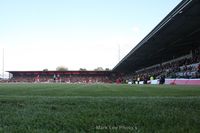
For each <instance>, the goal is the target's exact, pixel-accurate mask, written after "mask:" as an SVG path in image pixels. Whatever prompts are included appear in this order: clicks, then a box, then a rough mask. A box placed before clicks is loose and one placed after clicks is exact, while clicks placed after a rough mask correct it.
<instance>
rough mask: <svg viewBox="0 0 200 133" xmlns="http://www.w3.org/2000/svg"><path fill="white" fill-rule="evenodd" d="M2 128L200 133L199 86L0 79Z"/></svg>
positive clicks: (0, 126) (15, 130)
mask: <svg viewBox="0 0 200 133" xmlns="http://www.w3.org/2000/svg"><path fill="white" fill-rule="evenodd" d="M0 132H20V133H22V132H35V133H37V132H41V133H45V132H67V133H71V132H73V133H74V132H122V133H125V132H138V133H140V132H200V87H199V86H166V85H116V84H0Z"/></svg>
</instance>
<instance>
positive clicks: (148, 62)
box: [113, 0, 200, 85]
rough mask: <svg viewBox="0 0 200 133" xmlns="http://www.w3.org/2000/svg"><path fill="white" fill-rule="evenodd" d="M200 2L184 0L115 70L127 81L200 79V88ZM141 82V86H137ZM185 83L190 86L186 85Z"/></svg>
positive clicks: (199, 82) (197, 0) (146, 81)
mask: <svg viewBox="0 0 200 133" xmlns="http://www.w3.org/2000/svg"><path fill="white" fill-rule="evenodd" d="M199 9H200V1H199V0H183V1H182V2H181V3H180V4H179V5H178V6H177V7H175V8H174V9H173V10H172V11H171V12H170V13H169V14H168V15H167V16H166V17H165V18H164V19H163V20H162V21H161V22H160V23H159V24H158V25H157V26H156V27H155V28H154V29H153V30H152V31H151V32H150V33H149V34H148V35H147V36H146V37H145V38H144V39H143V40H142V41H141V42H140V43H139V44H138V45H137V46H136V47H135V48H133V49H132V50H131V51H130V52H129V53H128V54H127V55H126V56H125V57H124V58H123V59H122V60H121V61H120V62H119V63H118V64H117V65H116V66H115V67H114V68H113V71H114V72H118V73H119V72H120V73H124V76H123V77H122V78H123V81H124V82H128V81H129V80H132V81H133V82H134V83H137V82H138V80H139V81H142V82H143V83H148V82H149V80H150V77H152V78H153V79H155V78H158V79H161V78H166V79H167V81H169V80H171V79H172V80H173V79H183V81H184V79H189V80H187V82H190V79H191V81H193V80H192V79H196V81H198V83H195V84H199V85H200V80H199V79H198V78H200V73H199V67H200V54H199V53H200V39H199V36H200V10H199ZM136 81H137V82H136ZM184 83H186V82H185V81H184Z"/></svg>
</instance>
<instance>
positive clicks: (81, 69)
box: [79, 68, 87, 71]
mask: <svg viewBox="0 0 200 133" xmlns="http://www.w3.org/2000/svg"><path fill="white" fill-rule="evenodd" d="M79 70H80V71H87V69H86V68H80V69H79Z"/></svg>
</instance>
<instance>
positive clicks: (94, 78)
mask: <svg viewBox="0 0 200 133" xmlns="http://www.w3.org/2000/svg"><path fill="white" fill-rule="evenodd" d="M9 73H10V74H12V77H10V80H9V82H62V83H110V82H112V78H111V77H112V75H111V74H112V73H111V72H110V71H9Z"/></svg>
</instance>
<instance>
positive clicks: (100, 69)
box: [94, 67, 103, 71]
mask: <svg viewBox="0 0 200 133" xmlns="http://www.w3.org/2000/svg"><path fill="white" fill-rule="evenodd" d="M94 71H103V68H102V67H97V68H96V69H94Z"/></svg>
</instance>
